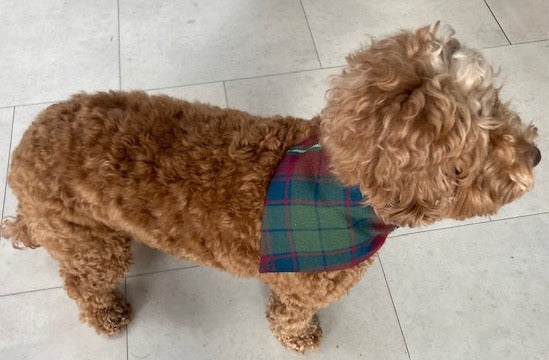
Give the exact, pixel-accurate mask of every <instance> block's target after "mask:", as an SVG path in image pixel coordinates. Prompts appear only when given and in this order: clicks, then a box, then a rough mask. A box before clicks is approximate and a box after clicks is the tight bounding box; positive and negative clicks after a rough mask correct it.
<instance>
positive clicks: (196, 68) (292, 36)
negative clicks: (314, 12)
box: [120, 0, 319, 88]
mask: <svg viewBox="0 0 549 360" xmlns="http://www.w3.org/2000/svg"><path fill="white" fill-rule="evenodd" d="M159 19H162V20H161V21H159ZM120 37H121V63H122V67H121V69H122V86H123V87H124V88H155V87H165V86H177V85H185V84H190V83H198V82H206V81H212V80H224V79H233V78H238V77H247V76H254V75H263V74H272V73H280V72H286V71H293V70H303V69H311V68H316V67H319V64H318V60H317V57H316V54H315V51H314V47H313V43H312V40H311V36H310V33H309V31H308V27H307V23H306V20H305V17H304V14H303V11H302V9H301V6H300V4H299V2H298V1H294V0H264V1H248V0H216V1H192V0H186V1H173V0H172V1H164V2H162V3H161V4H158V3H154V2H149V1H143V0H140V1H135V0H131V1H129V0H122V1H120Z"/></svg>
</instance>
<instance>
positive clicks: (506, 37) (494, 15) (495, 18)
mask: <svg viewBox="0 0 549 360" xmlns="http://www.w3.org/2000/svg"><path fill="white" fill-rule="evenodd" d="M483 1H484V4H485V5H486V7H487V8H488V10H490V13H491V14H492V16H493V17H494V20H496V23H497V24H498V26H499V29H500V30H501V32H502V33H503V35H504V36H505V39H507V42H508V43H509V45H513V43H512V42H511V40H509V37H508V36H507V34H506V33H505V30H503V27H502V26H501V24H500V23H499V21H498V18H497V17H496V14H494V12H493V11H492V9H491V8H490V5H488V2H486V0H483Z"/></svg>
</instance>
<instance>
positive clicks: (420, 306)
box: [380, 215, 549, 360]
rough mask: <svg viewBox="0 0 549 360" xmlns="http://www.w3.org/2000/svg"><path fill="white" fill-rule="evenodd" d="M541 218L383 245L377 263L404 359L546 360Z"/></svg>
mask: <svg viewBox="0 0 549 360" xmlns="http://www.w3.org/2000/svg"><path fill="white" fill-rule="evenodd" d="M548 227H549V215H535V216H530V217H524V218H519V219H508V220H501V221H496V222H491V223H485V224H478V225H471V226H466V227H461V228H454V229H446V230H438V231H432V232H427V233H421V234H411V235H406V236H403V237H399V238H395V239H391V240H390V241H389V242H388V244H387V245H386V246H385V247H384V248H383V249H382V252H381V255H380V257H381V259H382V262H383V267H384V269H385V273H386V275H387V280H388V283H389V287H390V289H391V293H392V295H393V300H394V302H395V306H396V309H397V313H398V316H399V319H400V323H401V325H402V328H403V331H404V336H405V337H406V341H407V344H408V348H409V350H410V356H411V358H412V359H422V360H430V359H433V360H440V359H445V360H451V359H456V360H458V359H459V360H463V359H467V360H475V359H478V360H490V359H494V360H496V359H497V360H500V359H517V360H519V359H539V360H541V359H547V356H548V355H549V343H547V341H546V335H547V333H548V332H549V305H548V304H549V288H548V287H547V283H548V282H549V273H548V272H547V268H548V266H549V243H548V242H547V228H548Z"/></svg>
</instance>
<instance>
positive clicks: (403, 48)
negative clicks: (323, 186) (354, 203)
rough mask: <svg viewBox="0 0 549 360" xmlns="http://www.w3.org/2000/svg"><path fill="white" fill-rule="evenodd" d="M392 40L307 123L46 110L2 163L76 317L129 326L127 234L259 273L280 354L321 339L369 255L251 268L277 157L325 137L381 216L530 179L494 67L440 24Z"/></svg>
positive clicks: (484, 207)
mask: <svg viewBox="0 0 549 360" xmlns="http://www.w3.org/2000/svg"><path fill="white" fill-rule="evenodd" d="M439 33H441V31H439V30H438V24H436V25H434V26H433V27H430V28H429V27H423V28H421V29H419V30H417V31H415V32H411V31H402V32H400V33H398V34H396V35H395V36H393V37H389V38H386V39H382V40H380V41H373V43H372V44H371V45H370V46H369V47H367V48H363V49H361V50H359V51H357V52H355V53H353V54H351V55H350V56H349V57H348V58H347V61H348V65H347V67H346V68H345V69H344V70H343V72H342V73H341V74H340V75H339V76H337V77H335V78H334V79H333V81H332V87H331V88H330V90H329V92H328V97H327V98H328V99H327V105H326V107H325V109H324V110H323V111H322V113H321V115H320V116H318V117H316V118H314V119H312V120H310V121H306V120H302V119H296V118H293V117H272V118H262V117H258V116H253V115H250V114H247V113H244V112H241V111H237V110H231V109H221V108H218V107H214V106H209V105H204V104H198V103H188V102H185V101H181V100H176V99H172V98H169V97H166V96H148V95H146V94H145V93H143V92H109V93H98V94H95V95H88V94H79V95H75V96H73V97H72V98H71V99H70V100H68V101H65V102H61V103H58V104H55V105H52V106H50V107H48V108H47V109H46V110H45V111H43V112H42V113H41V114H40V115H39V116H38V118H37V119H36V120H35V121H34V123H33V124H32V125H31V127H30V128H29V129H28V130H27V131H26V133H25V135H24V137H23V139H22V141H21V143H20V145H19V146H18V147H17V149H16V150H15V152H14V153H13V157H12V163H11V170H10V174H9V184H10V186H11V187H12V188H13V190H14V192H15V193H16V195H17V197H18V200H19V205H18V210H17V217H16V218H15V219H11V220H6V221H5V222H4V224H3V231H4V236H6V237H8V238H12V241H13V243H14V245H16V246H17V245H22V244H23V245H25V246H27V247H31V248H32V247H36V246H44V247H45V248H46V249H47V250H48V252H49V253H50V254H51V256H53V257H54V258H55V259H56V260H57V261H58V262H59V266H60V273H61V276H62V277H63V279H64V284H65V289H66V291H67V292H68V294H69V296H70V297H71V298H73V299H74V300H75V301H76V302H77V304H78V307H79V310H80V318H81V319H82V320H83V321H85V322H87V323H89V324H90V325H92V326H93V327H94V328H96V329H97V331H98V332H100V333H106V334H113V333H116V332H117V331H119V330H120V329H121V328H122V327H123V326H124V325H126V324H127V323H128V321H129V319H130V306H129V304H127V303H126V302H125V300H124V298H123V297H122V296H121V295H120V294H119V293H118V291H117V290H116V286H117V282H118V281H119V280H120V279H121V278H123V277H124V276H125V274H127V273H128V270H129V267H130V263H131V256H130V242H131V240H132V239H135V240H137V241H141V242H144V243H146V244H148V245H150V246H152V247H155V248H157V249H161V250H162V251H165V252H167V253H169V254H171V255H173V256H175V257H178V258H181V259H187V260H190V261H193V262H196V263H199V264H205V265H208V266H212V267H215V268H219V269H223V270H226V271H228V272H231V273H234V274H236V275H240V276H253V277H257V278H258V279H259V280H261V281H263V282H264V283H266V284H267V285H268V286H269V287H270V289H271V290H272V292H271V297H270V300H269V304H268V310H267V318H268V320H269V322H270V325H271V329H272V331H273V332H274V334H275V335H276V337H277V338H278V339H279V340H280V341H281V342H282V343H283V344H284V345H285V346H286V347H288V348H291V349H294V350H298V351H305V350H310V349H314V348H316V347H317V346H318V343H319V339H320V337H321V334H322V331H321V328H320V326H319V323H318V320H317V317H316V315H315V313H316V312H317V310H318V309H320V308H322V307H325V306H327V305H328V304H330V303H332V302H334V301H336V300H337V299H339V298H341V297H342V296H344V295H345V294H346V293H347V292H348V291H349V290H350V289H351V288H352V287H353V286H354V285H355V284H356V283H357V282H358V281H359V280H360V278H361V277H362V275H363V273H364V271H365V270H366V268H367V267H368V265H369V264H370V262H371V260H370V259H371V258H370V259H369V260H367V261H364V262H362V263H361V264H360V265H358V266H353V267H350V268H346V269H343V270H337V271H324V272H290V273H260V272H259V268H258V266H259V259H260V241H261V240H260V238H261V221H262V218H261V216H262V209H263V207H264V201H265V196H266V191H267V188H268V185H269V182H270V178H271V175H272V174H273V171H274V170H275V168H276V166H277V164H278V163H279V161H280V159H281V158H282V157H283V155H284V154H285V152H286V150H287V149H288V148H289V147H291V146H293V145H296V144H298V143H299V142H301V141H303V140H304V139H307V138H310V137H319V138H320V143H321V145H322V148H323V149H324V150H325V151H326V154H327V156H328V158H329V159H330V166H331V169H332V171H333V174H335V175H336V177H337V179H338V180H339V181H340V182H341V183H342V184H344V185H345V186H359V188H360V191H361V192H362V194H364V196H365V197H366V198H367V203H366V204H365V205H367V206H371V207H372V208H373V209H374V210H375V212H376V214H377V215H378V216H379V217H381V218H382V219H383V221H384V222H385V223H387V224H392V225H398V226H418V225H425V224H430V223H432V222H434V221H437V220H440V219H445V218H453V219H465V218H468V217H472V216H478V215H487V214H493V213H494V212H495V211H497V210H498V209H499V208H500V207H501V206H502V205H504V204H506V203H509V202H510V201H512V200H514V199H516V198H517V197H519V196H521V195H522V194H524V193H525V192H526V191H528V190H529V189H530V188H531V187H532V186H533V179H534V176H533V167H534V166H535V165H536V164H537V163H538V162H539V161H540V158H541V155H540V153H539V150H538V149H537V148H536V147H535V145H534V143H533V142H534V140H535V137H536V129H535V127H533V126H532V125H530V126H525V125H523V124H522V123H521V120H520V118H519V116H518V115H517V114H516V113H515V112H513V110H511V108H510V107H509V106H508V105H507V104H505V103H502V102H500V99H499V97H498V93H499V89H498V88H496V87H495V86H494V84H493V82H494V78H495V75H494V72H493V70H492V68H491V67H490V65H488V63H487V62H486V61H485V59H484V58H483V57H482V55H481V54H480V53H479V52H478V51H476V50H472V49H470V48H467V47H464V46H462V45H461V44H460V43H459V42H458V41H457V40H456V39H455V38H453V37H452V35H453V32H452V31H451V29H446V30H445V31H442V34H439Z"/></svg>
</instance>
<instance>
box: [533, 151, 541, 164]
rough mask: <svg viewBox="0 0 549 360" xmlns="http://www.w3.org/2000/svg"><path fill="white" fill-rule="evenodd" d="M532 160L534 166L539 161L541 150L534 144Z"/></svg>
mask: <svg viewBox="0 0 549 360" xmlns="http://www.w3.org/2000/svg"><path fill="white" fill-rule="evenodd" d="M533 161H534V166H536V165H537V164H539V162H540V161H541V152H540V151H539V149H538V148H537V146H534V160H533Z"/></svg>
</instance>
